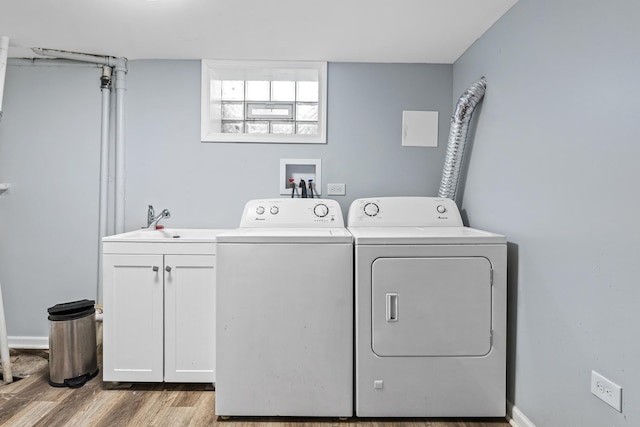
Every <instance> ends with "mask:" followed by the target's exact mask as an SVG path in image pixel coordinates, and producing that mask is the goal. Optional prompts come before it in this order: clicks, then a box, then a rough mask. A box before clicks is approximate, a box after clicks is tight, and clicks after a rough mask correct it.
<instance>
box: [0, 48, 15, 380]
mask: <svg viewBox="0 0 640 427" xmlns="http://www.w3.org/2000/svg"><path fill="white" fill-rule="evenodd" d="M8 53H9V37H7V36H2V37H1V38H0V120H2V98H3V97H4V79H5V76H6V72H7V55H8ZM0 361H1V362H2V376H3V378H4V381H5V382H6V383H10V382H13V371H12V370H11V354H10V353H9V340H8V338H7V321H6V318H5V317H4V302H3V300H2V285H0Z"/></svg>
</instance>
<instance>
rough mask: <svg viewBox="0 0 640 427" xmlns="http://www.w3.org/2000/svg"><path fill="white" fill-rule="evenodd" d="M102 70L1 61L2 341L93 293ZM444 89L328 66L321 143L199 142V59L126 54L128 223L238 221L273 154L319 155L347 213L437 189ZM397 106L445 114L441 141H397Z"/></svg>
mask: <svg viewBox="0 0 640 427" xmlns="http://www.w3.org/2000/svg"><path fill="white" fill-rule="evenodd" d="M10 64H12V63H11V62H10ZM99 75H100V73H99V71H98V70H97V69H92V68H87V67H78V66H63V67H60V66H59V67H43V66H32V67H18V66H16V65H15V64H13V65H10V66H9V68H8V74H7V82H6V85H7V90H6V92H5V100H4V110H5V117H4V119H3V121H2V122H0V182H9V183H11V184H12V185H13V188H12V189H11V190H10V192H9V193H8V194H4V195H2V196H0V218H1V220H0V281H2V287H3V292H4V294H5V295H4V297H5V298H4V299H5V305H6V307H7V323H8V333H9V335H10V338H11V337H14V338H15V337H18V336H27V337H46V336H47V334H48V330H47V327H48V326H47V318H46V308H47V307H48V306H51V305H53V304H55V303H59V302H66V301H70V300H72V299H79V298H95V295H96V272H95V270H96V268H97V267H96V265H97V256H98V255H97V250H98V247H97V233H98V222H97V212H98V176H99V175H98V174H99V158H98V156H99V143H100V142H99V137H100V90H99ZM451 88H452V66H451V65H436V64H351V63H332V64H329V74H328V143H327V144H326V145H300V144H293V145H292V144H233V143H201V142H200V62H199V61H149V60H144V61H130V62H129V73H128V76H127V95H126V96H127V99H126V135H127V152H126V171H127V172H126V174H127V178H126V179H127V183H126V211H125V228H126V230H134V229H137V228H140V227H141V226H144V225H145V224H146V211H147V205H148V204H153V205H154V206H155V207H156V209H157V210H160V209H163V208H168V209H170V210H171V213H172V218H171V219H169V220H165V221H164V223H165V225H166V226H167V227H189V228H233V227H236V226H237V225H238V222H239V219H240V215H241V212H242V208H243V207H244V203H245V202H246V201H247V200H249V199H252V198H263V197H280V195H279V185H278V181H279V173H280V171H279V162H280V159H281V158H320V159H322V180H323V183H325V184H326V183H329V182H338V183H340V182H341V183H345V184H346V185H347V187H346V188H347V195H346V196H339V197H336V199H337V200H339V201H340V203H341V206H342V208H343V210H344V214H345V215H346V212H347V209H348V206H349V204H350V202H351V201H352V200H353V199H355V198H358V197H366V196H385V195H435V194H436V191H437V187H438V185H439V180H440V174H441V170H442V162H443V159H444V151H445V148H446V147H445V146H446V138H447V132H448V126H449V124H448V123H449V117H450V115H451V111H452V102H451ZM402 110H435V111H439V112H440V134H439V146H438V148H419V147H401V123H402ZM112 169H113V168H112ZM325 189H326V186H325V188H323V192H324V190H325ZM111 225H112V224H111Z"/></svg>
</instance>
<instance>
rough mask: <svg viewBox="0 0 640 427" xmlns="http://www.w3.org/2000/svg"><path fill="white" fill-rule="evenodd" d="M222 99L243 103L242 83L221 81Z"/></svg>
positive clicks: (240, 81) (239, 81) (238, 81)
mask: <svg viewBox="0 0 640 427" xmlns="http://www.w3.org/2000/svg"><path fill="white" fill-rule="evenodd" d="M222 99H225V100H234V101H235V100H238V101H243V100H244V81H242V80H223V81H222Z"/></svg>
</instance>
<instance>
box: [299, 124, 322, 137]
mask: <svg viewBox="0 0 640 427" xmlns="http://www.w3.org/2000/svg"><path fill="white" fill-rule="evenodd" d="M296 128H297V131H296V133H297V134H298V135H317V134H318V124H317V123H296Z"/></svg>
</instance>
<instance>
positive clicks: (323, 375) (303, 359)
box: [216, 198, 353, 417]
mask: <svg viewBox="0 0 640 427" xmlns="http://www.w3.org/2000/svg"><path fill="white" fill-rule="evenodd" d="M217 242H218V246H217V263H218V271H217V293H216V301H217V306H216V315H217V322H216V338H217V343H216V344H217V345H216V349H217V351H216V372H217V376H216V414H218V415H220V416H335V417H349V416H352V415H353V244H352V236H351V234H350V233H349V232H348V231H347V229H346V228H345V227H344V220H343V216H342V211H341V210H340V206H339V205H338V203H337V202H336V201H335V200H324V199H303V198H301V199H267V200H252V201H249V202H248V203H247V204H246V206H245V209H244V213H243V215H242V220H241V223H240V228H238V229H236V230H233V231H230V232H227V233H223V234H220V235H218V237H217Z"/></svg>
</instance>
